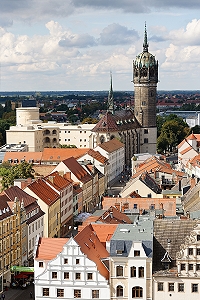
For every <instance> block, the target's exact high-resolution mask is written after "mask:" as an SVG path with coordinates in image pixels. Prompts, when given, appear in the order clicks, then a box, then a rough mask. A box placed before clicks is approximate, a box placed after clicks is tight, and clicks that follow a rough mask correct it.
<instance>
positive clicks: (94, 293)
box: [92, 290, 99, 299]
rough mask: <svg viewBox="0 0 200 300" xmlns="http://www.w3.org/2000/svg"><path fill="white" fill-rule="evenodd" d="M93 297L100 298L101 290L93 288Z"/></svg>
mask: <svg viewBox="0 0 200 300" xmlns="http://www.w3.org/2000/svg"><path fill="white" fill-rule="evenodd" d="M92 299H99V290H92Z"/></svg>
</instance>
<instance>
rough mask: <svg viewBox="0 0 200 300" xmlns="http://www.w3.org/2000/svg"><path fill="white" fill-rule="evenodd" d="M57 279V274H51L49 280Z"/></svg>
mask: <svg viewBox="0 0 200 300" xmlns="http://www.w3.org/2000/svg"><path fill="white" fill-rule="evenodd" d="M57 278H58V272H55V271H53V272H51V279H57Z"/></svg>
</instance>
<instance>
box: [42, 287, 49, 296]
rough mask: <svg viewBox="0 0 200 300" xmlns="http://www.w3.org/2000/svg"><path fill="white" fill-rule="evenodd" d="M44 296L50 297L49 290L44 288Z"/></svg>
mask: <svg viewBox="0 0 200 300" xmlns="http://www.w3.org/2000/svg"><path fill="white" fill-rule="evenodd" d="M42 295H43V296H49V288H43V290H42Z"/></svg>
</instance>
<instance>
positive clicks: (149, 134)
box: [92, 25, 158, 166]
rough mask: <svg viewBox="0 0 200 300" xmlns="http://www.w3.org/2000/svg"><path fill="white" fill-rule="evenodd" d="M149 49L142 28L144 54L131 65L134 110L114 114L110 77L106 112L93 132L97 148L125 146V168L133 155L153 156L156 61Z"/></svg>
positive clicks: (154, 147)
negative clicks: (113, 143) (116, 141)
mask: <svg viewBox="0 0 200 300" xmlns="http://www.w3.org/2000/svg"><path fill="white" fill-rule="evenodd" d="M148 48H149V45H148V41H147V30H146V25H145V32H144V43H143V51H142V52H141V53H140V54H139V55H137V56H136V59H135V60H134V61H133V83H134V94H135V107H134V108H130V109H125V110H118V111H115V108H114V97H113V87H112V77H111V84H110V91H109V95H108V107H107V112H106V114H105V115H104V116H103V117H102V118H101V120H100V121H99V122H98V123H97V124H96V126H95V127H94V128H93V130H92V131H93V132H94V133H95V143H96V145H98V144H100V143H103V142H107V141H109V140H111V139H113V138H117V139H119V140H120V141H121V142H122V143H124V144H125V165H127V166H131V158H132V157H133V155H134V154H135V153H152V154H153V153H156V140H157V127H156V97H157V83H158V61H156V59H155V56H154V55H152V54H151V53H149V51H148Z"/></svg>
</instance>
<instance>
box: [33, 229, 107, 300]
mask: <svg viewBox="0 0 200 300" xmlns="http://www.w3.org/2000/svg"><path fill="white" fill-rule="evenodd" d="M85 231H87V232H88V229H86V230H85ZM80 235H81V236H80ZM78 236H79V237H78ZM83 237H84V231H82V232H81V233H79V234H78V235H77V236H76V238H75V239H76V240H75V239H74V238H70V239H64V238H63V239H40V240H39V243H38V247H37V249H36V257H35V263H34V270H35V299H36V300H42V299H44V298H46V297H47V298H48V299H49V300H53V299H57V298H63V299H74V298H81V299H83V300H89V299H97V298H99V299H101V300H109V299H110V287H109V283H108V270H107V269H106V267H105V265H103V263H102V262H101V258H102V257H101V255H102V253H103V254H104V255H106V256H107V255H108V252H107V251H106V249H105V248H104V247H103V246H102V244H101V243H100V241H99V240H98V238H97V237H96V236H95V235H94V233H92V230H90V233H89V236H88V235H87V236H86V239H84V241H83V240H82V239H83ZM95 237H96V240H95ZM89 238H90V240H91V241H92V242H91V241H90V240H89ZM94 242H95V247H94V244H93V246H92V243H94ZM99 247H100V248H99ZM98 256H99V258H98ZM104 274H105V276H104Z"/></svg>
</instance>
